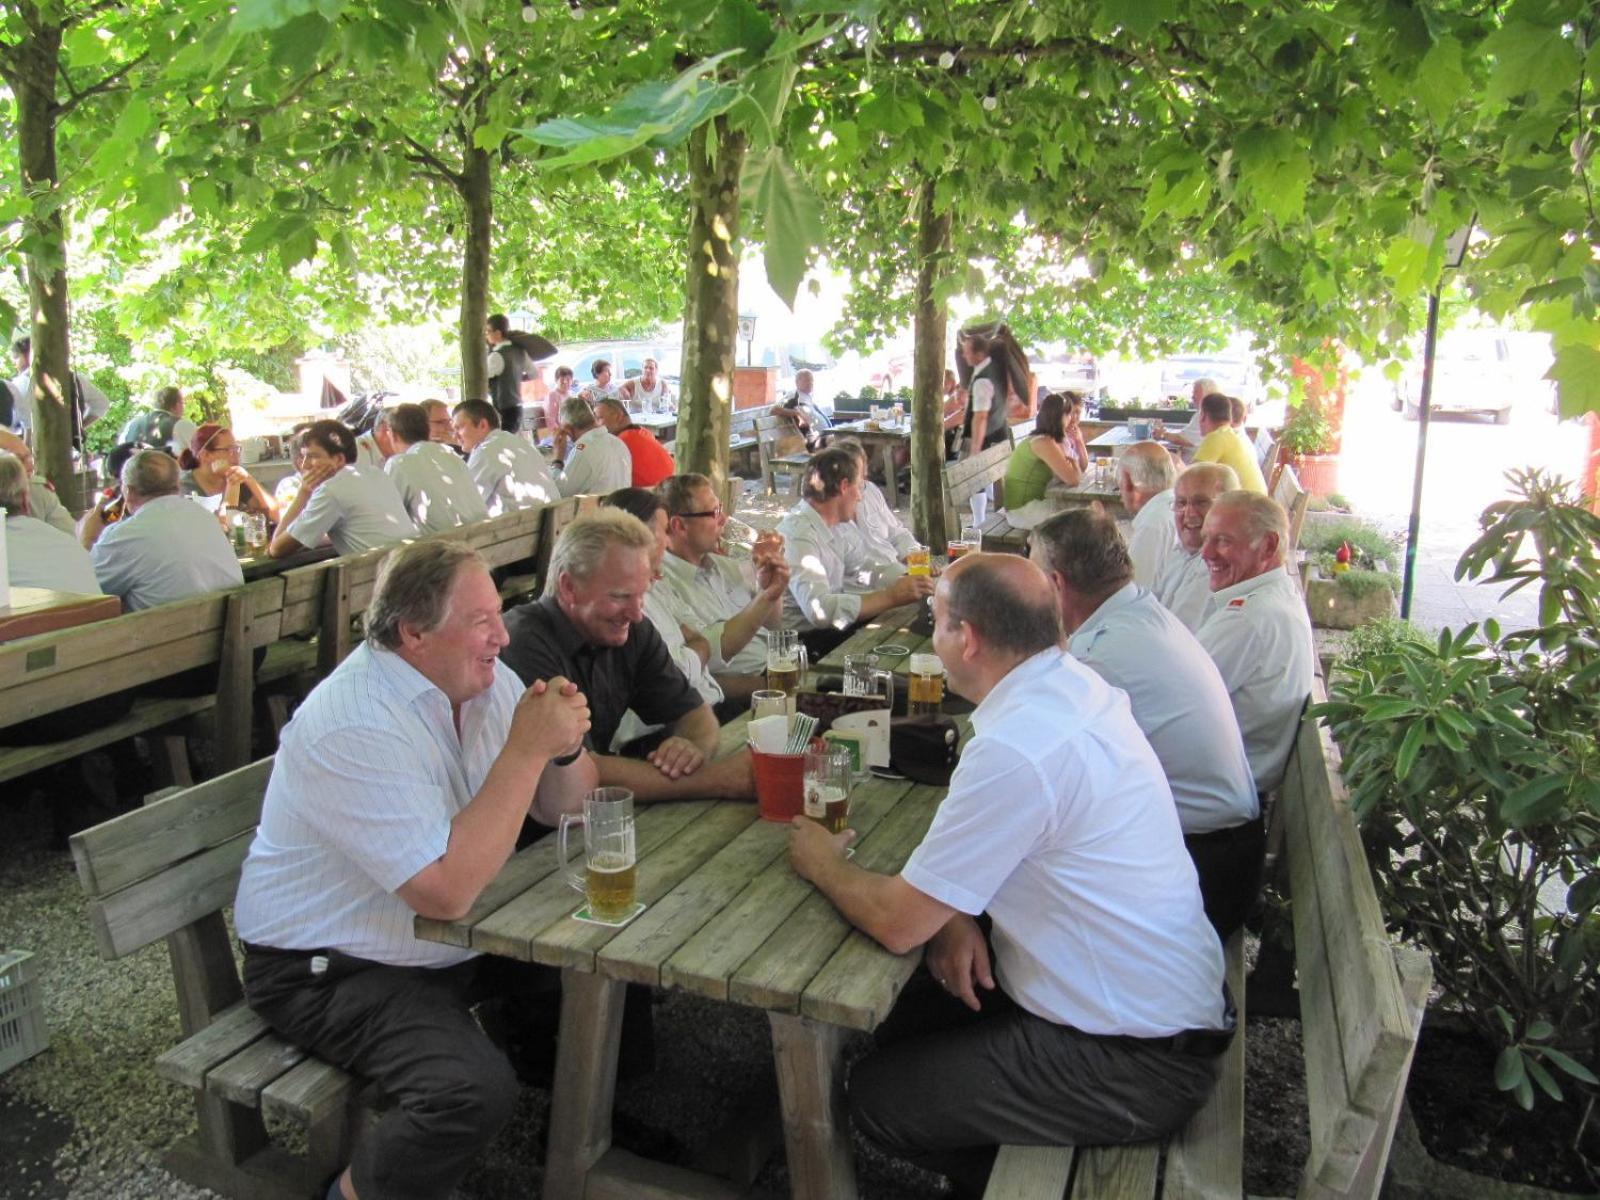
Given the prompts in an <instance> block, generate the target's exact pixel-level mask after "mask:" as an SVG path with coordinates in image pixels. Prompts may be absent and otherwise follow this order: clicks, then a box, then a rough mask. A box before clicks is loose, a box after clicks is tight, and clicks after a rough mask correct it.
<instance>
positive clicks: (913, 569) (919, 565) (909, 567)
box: [906, 546, 933, 579]
mask: <svg viewBox="0 0 1600 1200" xmlns="http://www.w3.org/2000/svg"><path fill="white" fill-rule="evenodd" d="M906 574H907V575H916V576H919V577H921V578H924V579H926V578H927V577H928V576H930V575H932V574H933V557H932V555H931V554H929V552H928V551H927V550H926V549H924V548H923V547H921V546H918V547H917V548H916V549H915V550H913V551H912V552H911V553H910V554H908V555H906Z"/></svg>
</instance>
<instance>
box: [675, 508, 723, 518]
mask: <svg viewBox="0 0 1600 1200" xmlns="http://www.w3.org/2000/svg"><path fill="white" fill-rule="evenodd" d="M721 515H722V505H720V504H719V505H717V506H716V507H715V508H710V509H707V510H706V511H704V512H689V513H679V514H678V516H680V517H682V518H683V519H684V520H685V521H687V520H689V518H691V517H720V516H721Z"/></svg>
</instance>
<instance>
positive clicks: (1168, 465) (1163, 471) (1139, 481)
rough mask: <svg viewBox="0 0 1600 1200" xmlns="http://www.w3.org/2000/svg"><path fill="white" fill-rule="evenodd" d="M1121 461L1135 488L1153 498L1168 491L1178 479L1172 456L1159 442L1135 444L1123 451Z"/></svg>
mask: <svg viewBox="0 0 1600 1200" xmlns="http://www.w3.org/2000/svg"><path fill="white" fill-rule="evenodd" d="M1121 461H1122V469H1123V470H1124V471H1126V472H1127V473H1128V479H1129V481H1130V482H1131V483H1132V484H1133V486H1134V487H1136V488H1138V489H1139V490H1140V491H1141V492H1148V493H1149V494H1150V495H1152V496H1153V495H1156V494H1157V493H1159V492H1164V491H1166V490H1167V489H1168V488H1169V487H1171V486H1172V482H1173V480H1175V479H1177V477H1178V469H1177V468H1176V467H1174V466H1173V465H1172V455H1170V454H1168V453H1167V452H1166V450H1165V449H1163V448H1162V446H1161V445H1160V443H1158V442H1135V443H1134V444H1133V445H1131V446H1129V447H1128V448H1127V449H1126V450H1125V451H1123V454H1122V460H1121Z"/></svg>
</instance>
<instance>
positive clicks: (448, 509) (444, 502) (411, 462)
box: [383, 442, 489, 533]
mask: <svg viewBox="0 0 1600 1200" xmlns="http://www.w3.org/2000/svg"><path fill="white" fill-rule="evenodd" d="M383 471H384V474H385V475H387V476H388V477H389V481H390V482H391V483H393V484H394V486H395V488H396V490H397V491H399V493H400V502H401V503H402V504H404V505H405V506H406V512H408V513H410V514H411V519H412V520H413V521H414V522H416V526H417V532H419V533H443V532H444V531H445V530H446V529H454V528H455V527H456V526H457V525H465V524H467V523H468V522H469V521H484V520H487V519H488V517H489V510H488V508H487V507H485V505H484V503H483V497H482V496H481V495H480V494H479V493H478V485H477V484H476V483H474V482H473V481H472V474H471V472H469V471H468V470H467V464H466V463H464V462H462V461H461V456H460V455H459V454H457V453H456V452H455V451H454V450H451V449H450V448H449V447H448V446H441V445H440V444H439V443H438V442H418V443H416V445H414V446H407V447H406V448H405V450H404V451H403V452H402V453H400V454H396V455H395V456H394V457H393V458H391V459H390V460H389V461H388V462H386V463H384V464H383Z"/></svg>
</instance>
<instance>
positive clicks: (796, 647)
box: [767, 629, 807, 714]
mask: <svg viewBox="0 0 1600 1200" xmlns="http://www.w3.org/2000/svg"><path fill="white" fill-rule="evenodd" d="M806 666H807V663H806V648H805V644H804V643H803V642H801V640H800V635H799V634H798V633H797V632H795V631H794V630H793V629H774V630H773V631H772V632H771V633H770V634H768V635H767V687H768V688H770V689H771V690H773V691H775V692H782V693H783V694H784V695H786V696H788V697H789V700H790V704H789V712H790V713H791V714H793V712H794V695H795V693H796V692H798V691H799V690H800V684H801V682H802V681H803V680H804V679H805V677H806Z"/></svg>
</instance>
